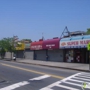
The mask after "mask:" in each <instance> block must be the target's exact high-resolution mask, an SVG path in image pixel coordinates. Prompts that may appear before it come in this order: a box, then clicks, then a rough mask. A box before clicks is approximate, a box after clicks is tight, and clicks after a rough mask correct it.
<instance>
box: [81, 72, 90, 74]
mask: <svg viewBox="0 0 90 90" xmlns="http://www.w3.org/2000/svg"><path fill="white" fill-rule="evenodd" d="M80 75H90V73H86V72H82V73H81V74H80Z"/></svg>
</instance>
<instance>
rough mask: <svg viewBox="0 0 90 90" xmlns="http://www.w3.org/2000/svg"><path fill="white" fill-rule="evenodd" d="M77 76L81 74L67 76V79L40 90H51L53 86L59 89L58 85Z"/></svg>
mask: <svg viewBox="0 0 90 90" xmlns="http://www.w3.org/2000/svg"><path fill="white" fill-rule="evenodd" d="M79 74H81V73H77V74H74V75H72V76H69V77H67V78H65V79H63V80H60V81H57V82H55V83H53V84H51V85H48V86H46V87H44V88H42V89H40V90H53V89H51V88H53V87H54V86H59V87H60V85H59V84H60V83H63V82H65V81H67V80H69V79H71V78H73V77H75V76H77V75H79ZM62 87H64V86H62ZM64 88H66V87H64ZM68 88H69V87H68ZM70 90H78V89H75V88H73V89H70Z"/></svg>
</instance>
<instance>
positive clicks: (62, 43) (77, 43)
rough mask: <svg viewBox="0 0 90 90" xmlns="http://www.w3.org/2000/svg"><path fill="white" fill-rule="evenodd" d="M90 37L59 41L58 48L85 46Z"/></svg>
mask: <svg viewBox="0 0 90 90" xmlns="http://www.w3.org/2000/svg"><path fill="white" fill-rule="evenodd" d="M89 42H90V39H84V40H72V41H60V48H86V47H87V44H88V43H89Z"/></svg>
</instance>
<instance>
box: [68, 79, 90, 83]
mask: <svg viewBox="0 0 90 90" xmlns="http://www.w3.org/2000/svg"><path fill="white" fill-rule="evenodd" d="M69 81H75V82H80V83H83V82H84V81H82V80H74V79H69ZM86 83H90V82H86Z"/></svg>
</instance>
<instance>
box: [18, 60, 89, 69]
mask: <svg viewBox="0 0 90 90" xmlns="http://www.w3.org/2000/svg"><path fill="white" fill-rule="evenodd" d="M16 61H17V62H19V63H26V64H33V65H41V66H48V67H56V68H64V69H72V70H80V71H89V64H79V63H65V62H52V61H40V60H30V59H17V60H16Z"/></svg>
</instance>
